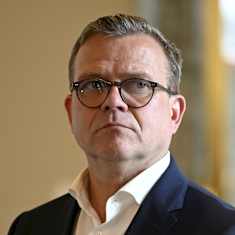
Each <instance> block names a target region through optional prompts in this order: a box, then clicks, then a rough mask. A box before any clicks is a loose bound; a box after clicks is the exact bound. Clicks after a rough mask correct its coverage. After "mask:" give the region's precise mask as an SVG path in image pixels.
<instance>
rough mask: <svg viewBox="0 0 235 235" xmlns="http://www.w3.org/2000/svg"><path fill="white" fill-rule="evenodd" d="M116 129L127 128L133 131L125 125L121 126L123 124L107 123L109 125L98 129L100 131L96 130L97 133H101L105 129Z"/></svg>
mask: <svg viewBox="0 0 235 235" xmlns="http://www.w3.org/2000/svg"><path fill="white" fill-rule="evenodd" d="M115 127H120V128H126V129H130V130H132V128H130V127H128V126H126V125H123V124H121V123H107V124H105V125H103V126H101V127H100V128H98V129H97V130H96V132H97V131H100V130H103V129H107V128H115Z"/></svg>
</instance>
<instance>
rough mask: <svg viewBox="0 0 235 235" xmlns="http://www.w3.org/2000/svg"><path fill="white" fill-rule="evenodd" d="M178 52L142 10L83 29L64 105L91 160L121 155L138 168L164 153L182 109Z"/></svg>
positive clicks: (120, 159)
mask: <svg viewBox="0 0 235 235" xmlns="http://www.w3.org/2000/svg"><path fill="white" fill-rule="evenodd" d="M102 24H105V27H104V26H102ZM139 24H140V25H139ZM92 25H93V26H92ZM118 25H119V26H118ZM138 25H139V26H138ZM95 26H96V27H95ZM104 29H105V30H106V31H109V32H110V33H107V32H106V31H105V32H104ZM124 29H125V30H124ZM143 30H145V31H147V30H148V31H147V32H148V33H146V32H145V31H143ZM111 32H112V34H111ZM115 32H116V34H115ZM156 34H157V35H158V36H156ZM153 35H155V36H154V37H153ZM163 45H164V47H163ZM179 58H180V56H179V54H178V52H177V50H176V49H175V48H174V47H173V46H172V45H171V44H169V43H168V42H167V41H166V39H164V37H163V36H162V35H161V34H160V33H159V32H158V31H157V30H156V29H154V28H153V27H151V26H150V25H149V24H147V23H146V21H145V20H143V19H141V18H138V17H132V16H123V15H118V16H112V17H106V18H101V19H98V20H97V21H95V23H94V22H93V23H91V24H89V25H88V26H87V27H86V28H85V30H84V31H83V33H82V36H80V38H79V40H78V41H77V43H76V44H75V47H74V49H73V52H72V56H71V60H70V83H71V88H72V89H71V95H69V96H67V98H66V100H65V106H66V110H67V112H68V117H69V121H70V124H71V128H72V131H73V134H74V136H75V138H76V140H77V142H78V144H79V145H80V146H81V148H82V149H83V150H84V151H85V153H86V155H87V157H88V162H89V164H90V165H92V164H93V166H94V162H95V167H96V166H97V165H99V164H101V163H104V162H106V163H107V162H115V163H118V162H119V163H120V164H122V163H124V164H125V167H126V166H128V168H133V169H132V171H133V172H136V171H141V170H143V169H145V168H146V167H148V166H149V165H151V164H152V163H153V162H155V161H157V160H158V159H159V158H160V157H162V156H163V155H164V154H165V153H166V152H167V150H168V148H169V144H170V142H171V138H172V135H173V134H174V133H175V132H176V131H177V129H178V127H179V125H180V122H181V119H182V116H183V113H184V111H185V100H184V98H183V96H181V95H180V94H178V88H179V80H180V73H181V72H180V71H181V70H180V69H181V64H180V60H179ZM133 80H134V82H133ZM130 81H131V82H130ZM136 81H137V82H136ZM74 82H75V83H74ZM75 85H76V86H75ZM103 94H105V95H103ZM100 97H101V98H100ZM102 97H104V98H102ZM126 163H128V164H126ZM101 165H102V164H101ZM128 170H130V169H128Z"/></svg>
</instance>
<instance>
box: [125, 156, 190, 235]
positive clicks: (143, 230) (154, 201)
mask: <svg viewBox="0 0 235 235" xmlns="http://www.w3.org/2000/svg"><path fill="white" fill-rule="evenodd" d="M186 190H187V180H186V178H185V177H184V176H183V175H182V174H181V173H180V171H179V170H178V168H177V166H176V163H175V161H174V160H173V158H171V163H170V166H169V167H168V169H167V170H166V172H165V173H164V174H163V175H162V177H161V178H160V179H159V180H158V182H157V183H156V184H155V185H154V186H153V188H152V189H151V191H150V192H149V193H148V195H147V196H146V198H145V199H144V201H143V203H142V204H141V206H140V208H139V210H138V212H137V214H136V215H135V217H134V219H133V221H132V223H131V224H130V226H129V228H128V229H127V231H126V233H125V235H143V234H148V235H156V234H158V235H161V234H171V233H170V230H171V229H172V228H173V226H174V225H175V223H176V222H177V220H178V219H177V211H178V210H179V209H180V208H182V207H183V201H184V196H185V192H186ZM173 234H175V233H173Z"/></svg>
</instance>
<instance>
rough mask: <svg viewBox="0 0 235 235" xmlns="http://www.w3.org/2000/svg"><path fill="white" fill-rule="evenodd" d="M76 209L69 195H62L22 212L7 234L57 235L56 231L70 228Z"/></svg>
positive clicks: (76, 205)
mask: <svg viewBox="0 0 235 235" xmlns="http://www.w3.org/2000/svg"><path fill="white" fill-rule="evenodd" d="M78 209H79V207H78V204H77V202H76V200H75V199H74V198H73V197H72V196H71V195H70V194H65V195H62V196H60V197H58V198H55V199H53V200H51V201H48V202H46V203H44V204H42V205H39V206H37V207H35V208H33V209H31V210H28V211H26V212H23V213H22V214H21V215H19V216H18V217H17V218H16V219H15V221H14V222H13V224H12V225H11V228H10V230H9V234H10V235H11V234H20V235H21V234H22V235H23V234H28V233H29V234H50V233H48V232H51V234H57V233H56V232H57V229H58V230H59V229H62V228H65V227H68V228H70V227H71V225H72V224H73V221H74V218H75V217H76V215H77V213H78ZM58 234H59V233H58Z"/></svg>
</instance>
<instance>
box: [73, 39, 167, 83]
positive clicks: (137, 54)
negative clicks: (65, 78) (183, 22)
mask: <svg viewBox="0 0 235 235" xmlns="http://www.w3.org/2000/svg"><path fill="white" fill-rule="evenodd" d="M167 67H168V62H167V58H166V55H165V53H164V51H163V49H162V48H161V46H160V44H159V42H158V41H157V40H156V39H154V38H153V37H151V36H149V35H146V34H135V35H128V36H120V37H112V36H105V35H102V34H97V35H95V36H92V37H91V38H89V39H88V40H87V41H86V42H85V43H84V44H83V45H82V46H81V48H80V49H79V51H78V53H77V56H76V58H75V62H74V75H75V80H79V77H80V76H81V75H82V74H83V73H101V74H102V75H103V74H104V75H107V76H111V75H115V76H118V75H119V74H122V73H145V74H148V75H149V77H150V78H151V77H153V76H154V75H156V74H157V75H158V80H159V79H160V77H163V75H165V74H166V71H167ZM153 80H156V79H154V78H153Z"/></svg>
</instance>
